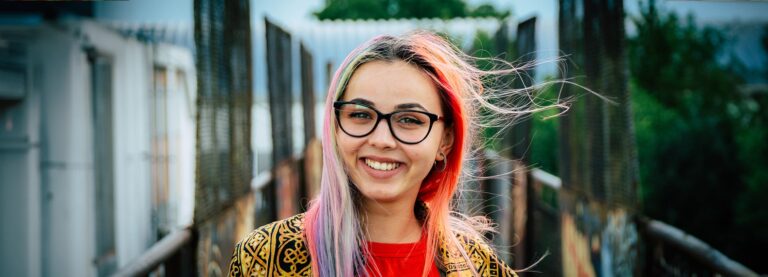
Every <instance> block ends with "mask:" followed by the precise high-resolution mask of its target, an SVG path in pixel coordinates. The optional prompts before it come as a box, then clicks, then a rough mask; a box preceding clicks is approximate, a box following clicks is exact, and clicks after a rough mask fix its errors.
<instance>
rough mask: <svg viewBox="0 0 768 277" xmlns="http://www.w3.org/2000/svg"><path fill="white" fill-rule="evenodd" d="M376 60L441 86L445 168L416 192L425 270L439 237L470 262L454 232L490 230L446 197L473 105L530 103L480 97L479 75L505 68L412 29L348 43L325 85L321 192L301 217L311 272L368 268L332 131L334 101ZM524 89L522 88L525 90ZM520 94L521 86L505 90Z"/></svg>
mask: <svg viewBox="0 0 768 277" xmlns="http://www.w3.org/2000/svg"><path fill="white" fill-rule="evenodd" d="M374 60H385V61H392V60H402V61H405V62H407V63H410V64H412V65H415V66H417V67H419V68H420V69H422V70H424V71H425V72H426V73H427V74H428V75H429V76H430V77H431V78H432V79H433V81H434V82H435V84H436V85H437V86H438V87H439V88H440V93H441V95H440V96H441V99H442V102H443V103H442V104H443V107H444V111H445V112H446V116H447V118H448V120H447V123H449V124H450V125H448V126H450V128H451V130H452V131H453V137H454V141H453V146H452V149H451V151H450V152H449V153H448V154H447V163H446V168H445V170H443V171H440V170H432V171H431V172H430V173H429V174H428V175H427V177H426V178H425V179H424V181H423V182H422V186H421V188H420V190H419V195H418V199H419V200H420V201H423V202H424V203H425V204H426V206H427V211H428V212H427V214H426V218H425V219H424V224H423V227H424V228H425V231H426V234H427V254H426V255H427V259H425V267H424V272H423V274H424V276H426V274H427V273H428V270H429V269H430V268H431V265H432V263H433V262H434V257H437V248H438V243H439V242H440V241H443V242H444V243H445V244H446V246H445V247H448V248H449V249H448V250H450V251H458V253H461V255H462V256H463V257H464V259H465V260H466V263H467V265H469V266H470V268H471V269H472V270H473V272H474V271H475V269H474V268H473V263H472V262H471V260H470V258H469V256H468V255H467V253H466V252H465V250H464V248H463V247H462V246H461V244H460V243H459V241H458V239H457V235H458V234H461V235H463V236H466V237H468V238H470V239H474V240H481V241H484V237H483V236H482V233H484V232H486V231H489V230H492V228H491V227H490V224H489V222H488V220H487V219H485V218H484V217H472V218H470V217H467V216H464V215H462V214H460V213H458V212H456V211H452V210H451V204H452V203H451V201H452V200H453V199H454V194H456V192H457V191H458V190H459V187H460V184H461V183H462V182H461V179H462V175H463V173H462V172H463V171H462V169H463V168H462V167H463V164H462V163H463V161H464V160H465V159H466V158H467V157H466V156H467V153H468V151H469V146H470V145H471V141H472V138H473V136H474V134H475V132H474V130H473V129H474V127H473V126H474V125H476V124H473V122H472V120H473V119H474V118H475V116H476V110H475V108H474V106H478V105H475V102H478V103H479V104H480V105H479V106H484V107H489V108H490V109H491V110H493V111H496V112H497V113H500V114H507V115H513V116H517V115H521V114H526V113H530V112H531V111H535V110H536V109H533V110H523V109H519V107H516V108H513V109H509V108H508V109H505V108H504V107H499V106H494V105H492V104H489V102H488V101H486V100H484V99H483V98H482V97H481V94H482V92H483V90H484V88H483V82H482V80H481V76H485V75H488V74H502V73H504V74H509V73H514V72H516V69H514V68H512V69H509V70H503V71H481V70H479V69H477V68H476V67H475V66H473V65H472V64H470V63H468V62H467V61H469V60H472V58H470V57H468V56H466V55H464V54H463V53H462V52H461V51H460V50H459V49H457V48H456V47H455V46H453V45H452V44H450V43H449V42H447V41H446V40H445V39H443V38H442V37H440V36H437V35H435V34H432V33H429V32H414V33H409V34H406V35H404V36H401V37H391V36H378V37H375V38H373V39H371V40H369V41H368V42H366V43H364V44H362V45H361V46H360V47H358V48H356V49H355V50H353V51H352V52H351V53H350V54H349V55H348V56H347V58H346V59H345V60H344V62H343V63H342V64H341V66H340V67H339V69H338V70H337V71H336V73H335V75H334V78H333V81H332V83H331V85H330V87H329V90H328V98H327V99H326V105H325V115H326V117H325V120H324V124H323V125H324V128H323V136H322V145H323V171H322V182H321V189H320V194H319V195H318V196H317V197H316V198H315V199H314V200H313V201H312V203H311V204H310V207H309V210H308V211H307V213H306V217H305V235H306V238H307V246H308V248H309V251H310V255H311V257H312V269H313V272H314V274H315V276H323V277H326V276H353V275H364V274H367V273H366V271H365V257H364V256H365V252H366V251H367V250H366V249H361V248H360V246H361V245H367V244H366V239H365V237H364V234H365V232H364V230H363V228H361V221H360V218H361V215H360V211H359V210H358V207H357V206H356V205H357V203H355V201H356V200H355V195H354V192H353V189H352V188H351V186H350V183H349V180H348V177H347V174H346V172H345V171H344V165H343V162H342V161H341V158H340V155H339V150H338V146H337V143H336V140H335V134H336V131H337V126H336V123H335V122H336V121H335V118H334V111H333V102H334V101H336V100H338V99H340V98H341V96H342V95H343V93H344V91H345V89H346V86H347V83H348V82H349V80H350V78H351V76H352V74H353V73H354V71H355V70H356V69H357V68H358V67H359V66H360V65H362V64H364V63H366V62H370V61H374ZM526 91H527V90H526ZM509 93H510V94H511V93H519V91H510V92H509Z"/></svg>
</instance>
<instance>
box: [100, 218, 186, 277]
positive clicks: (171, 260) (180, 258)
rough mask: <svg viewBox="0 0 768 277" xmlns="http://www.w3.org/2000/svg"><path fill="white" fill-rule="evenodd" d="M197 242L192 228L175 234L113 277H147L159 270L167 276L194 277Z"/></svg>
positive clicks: (156, 244)
mask: <svg viewBox="0 0 768 277" xmlns="http://www.w3.org/2000/svg"><path fill="white" fill-rule="evenodd" d="M196 242H197V239H196V235H195V232H194V229H192V228H185V229H182V230H179V231H176V232H173V233H171V234H169V235H167V236H165V237H164V238H163V239H161V240H160V241H158V242H157V243H155V245H153V246H152V247H151V248H149V250H147V251H146V252H144V254H142V255H141V256H140V257H139V258H137V259H136V260H134V261H133V262H132V263H130V264H129V265H128V266H126V267H124V268H122V269H120V271H118V272H117V273H115V274H114V275H113V276H120V277H122V276H146V275H149V273H151V272H154V271H155V270H157V269H159V268H162V270H163V271H164V273H165V275H166V276H194V275H196V274H195V268H196V267H195V264H196V263H195V243H196Z"/></svg>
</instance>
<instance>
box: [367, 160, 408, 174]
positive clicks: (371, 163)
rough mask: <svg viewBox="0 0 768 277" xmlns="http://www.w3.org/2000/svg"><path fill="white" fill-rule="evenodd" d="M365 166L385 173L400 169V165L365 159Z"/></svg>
mask: <svg viewBox="0 0 768 277" xmlns="http://www.w3.org/2000/svg"><path fill="white" fill-rule="evenodd" d="M365 164H367V165H368V166H370V167H371V168H373V169H376V170H384V171H389V170H393V169H395V168H398V167H400V163H385V162H377V161H374V160H371V159H365Z"/></svg>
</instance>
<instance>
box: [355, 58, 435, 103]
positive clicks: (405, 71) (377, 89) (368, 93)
mask: <svg viewBox="0 0 768 277" xmlns="http://www.w3.org/2000/svg"><path fill="white" fill-rule="evenodd" d="M438 93H439V91H438V89H437V86H436V85H435V83H434V82H433V81H432V79H431V78H430V77H429V75H427V74H426V73H425V72H424V71H423V70H421V69H419V68H418V67H416V66H415V65H412V64H408V63H406V62H403V61H399V60H398V61H393V62H389V61H372V62H368V63H365V64H363V65H361V66H360V67H358V68H357V70H356V71H355V72H354V73H353V74H352V78H351V79H350V81H349V84H348V85H347V88H346V90H345V92H344V97H343V100H345V101H349V100H352V99H362V100H366V101H368V102H370V104H372V105H373V106H375V107H376V108H378V109H385V110H386V109H395V108H396V107H397V106H403V105H408V104H418V105H421V106H423V107H424V108H425V109H427V110H429V111H439V110H440V108H441V105H440V96H439V94H438Z"/></svg>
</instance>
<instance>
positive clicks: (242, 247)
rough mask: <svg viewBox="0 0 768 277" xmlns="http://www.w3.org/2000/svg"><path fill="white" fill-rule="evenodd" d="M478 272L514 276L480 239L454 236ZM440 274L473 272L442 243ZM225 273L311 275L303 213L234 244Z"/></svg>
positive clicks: (457, 274)
mask: <svg viewBox="0 0 768 277" xmlns="http://www.w3.org/2000/svg"><path fill="white" fill-rule="evenodd" d="M458 239H459V242H460V243H461V244H462V246H463V247H464V250H465V251H466V252H467V254H468V255H469V257H470V260H471V261H472V263H473V265H474V268H475V269H476V270H477V273H478V274H479V275H480V276H517V274H515V272H514V271H513V270H512V269H510V268H509V267H508V266H507V265H506V264H504V262H502V261H500V260H499V259H498V258H497V257H496V255H495V254H494V252H493V250H492V249H491V248H490V247H489V246H488V245H486V244H484V243H479V242H478V241H476V240H472V239H469V238H467V237H464V236H459V237H458ZM438 255H439V256H440V258H441V259H440V260H439V261H438V265H439V266H438V268H439V269H440V270H441V275H442V276H450V277H454V276H473V272H472V270H471V268H470V266H469V265H468V264H467V263H466V261H465V260H464V258H463V257H462V256H461V254H460V253H459V251H456V250H455V249H454V250H449V249H448V248H447V247H445V244H444V243H442V244H441V245H440V247H439V249H438ZM229 276H232V277H234V276H312V267H311V260H310V256H309V250H308V249H307V247H306V244H305V243H304V214H299V215H295V216H293V217H290V218H287V219H284V220H280V221H276V222H273V223H270V224H267V225H264V226H262V227H260V228H258V229H256V230H254V231H253V232H251V234H249V235H248V237H246V238H245V239H244V240H242V241H241V242H240V243H238V244H237V245H236V246H235V252H234V254H233V255H232V261H231V262H230V264H229Z"/></svg>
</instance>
